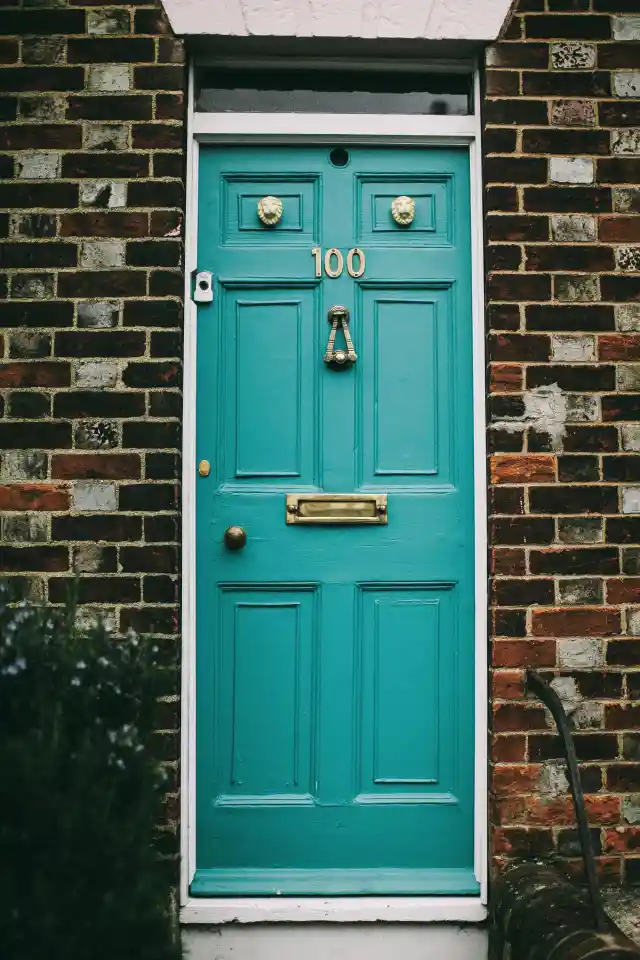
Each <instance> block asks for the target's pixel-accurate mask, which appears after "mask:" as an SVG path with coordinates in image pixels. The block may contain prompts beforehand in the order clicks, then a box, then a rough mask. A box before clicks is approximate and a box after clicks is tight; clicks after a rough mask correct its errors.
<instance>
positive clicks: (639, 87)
mask: <svg viewBox="0 0 640 960" xmlns="http://www.w3.org/2000/svg"><path fill="white" fill-rule="evenodd" d="M612 79H613V92H614V94H615V95H616V97H640V71H631V70H625V71H621V70H620V71H616V72H615V73H614V74H613V77H612Z"/></svg>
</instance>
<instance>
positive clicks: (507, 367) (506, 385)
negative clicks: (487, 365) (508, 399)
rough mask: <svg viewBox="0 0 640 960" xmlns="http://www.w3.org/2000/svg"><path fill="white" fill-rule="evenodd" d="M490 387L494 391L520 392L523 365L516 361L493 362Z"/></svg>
mask: <svg viewBox="0 0 640 960" xmlns="http://www.w3.org/2000/svg"><path fill="white" fill-rule="evenodd" d="M490 389H491V392H492V393H520V391H521V390H522V367H521V366H519V365H518V364H515V363H492V364H491V381H490Z"/></svg>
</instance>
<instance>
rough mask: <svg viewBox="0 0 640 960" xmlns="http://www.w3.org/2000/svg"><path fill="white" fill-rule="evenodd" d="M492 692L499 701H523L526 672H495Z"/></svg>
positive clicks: (492, 679) (492, 678)
mask: <svg viewBox="0 0 640 960" xmlns="http://www.w3.org/2000/svg"><path fill="white" fill-rule="evenodd" d="M491 691H492V695H493V696H494V697H495V698H497V699H498V700H521V699H522V697H523V696H524V672H523V671H522V670H495V671H494V672H493V675H492V677H491Z"/></svg>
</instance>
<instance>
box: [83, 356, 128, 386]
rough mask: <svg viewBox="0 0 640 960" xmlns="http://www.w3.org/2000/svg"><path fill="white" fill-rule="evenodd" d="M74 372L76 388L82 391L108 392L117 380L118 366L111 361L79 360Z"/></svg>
mask: <svg viewBox="0 0 640 960" xmlns="http://www.w3.org/2000/svg"><path fill="white" fill-rule="evenodd" d="M75 371H76V386H77V387H82V388H83V389H84V390H108V389H109V388H110V387H115V385H116V382H117V380H118V364H117V363H116V362H115V361H113V360H79V361H78V362H77V363H76V364H75Z"/></svg>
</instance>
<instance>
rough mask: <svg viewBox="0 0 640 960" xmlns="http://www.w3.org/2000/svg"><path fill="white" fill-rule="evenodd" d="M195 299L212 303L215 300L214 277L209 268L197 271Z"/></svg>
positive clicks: (194, 290)
mask: <svg viewBox="0 0 640 960" xmlns="http://www.w3.org/2000/svg"><path fill="white" fill-rule="evenodd" d="M193 299H194V301H195V302H196V303H211V301H212V300H213V278H212V276H211V272H210V271H209V270H200V272H199V273H196V279H195V284H194V289H193Z"/></svg>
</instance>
